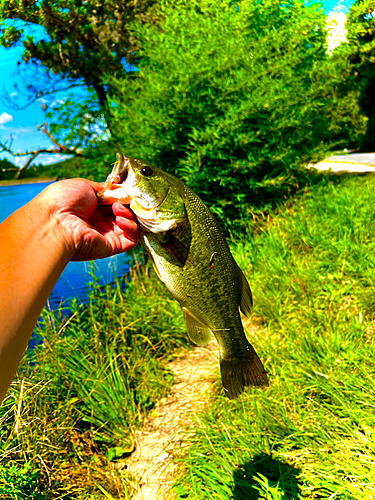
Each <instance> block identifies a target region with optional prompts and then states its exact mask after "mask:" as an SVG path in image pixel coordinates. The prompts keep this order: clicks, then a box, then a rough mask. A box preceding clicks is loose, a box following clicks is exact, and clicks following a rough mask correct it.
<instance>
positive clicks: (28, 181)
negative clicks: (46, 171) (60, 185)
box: [0, 177, 57, 187]
mask: <svg viewBox="0 0 375 500" xmlns="http://www.w3.org/2000/svg"><path fill="white" fill-rule="evenodd" d="M56 180H57V177H52V178H51V177H30V178H27V179H9V180H2V181H0V187H1V186H17V185H18V184H39V183H41V182H55V181H56Z"/></svg>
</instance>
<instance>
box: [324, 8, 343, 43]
mask: <svg viewBox="0 0 375 500" xmlns="http://www.w3.org/2000/svg"><path fill="white" fill-rule="evenodd" d="M345 21H346V14H345V13H344V12H330V13H329V14H328V16H327V24H326V26H327V30H328V36H327V42H328V52H332V51H333V49H334V48H335V47H337V46H338V45H340V43H341V42H346V29H345Z"/></svg>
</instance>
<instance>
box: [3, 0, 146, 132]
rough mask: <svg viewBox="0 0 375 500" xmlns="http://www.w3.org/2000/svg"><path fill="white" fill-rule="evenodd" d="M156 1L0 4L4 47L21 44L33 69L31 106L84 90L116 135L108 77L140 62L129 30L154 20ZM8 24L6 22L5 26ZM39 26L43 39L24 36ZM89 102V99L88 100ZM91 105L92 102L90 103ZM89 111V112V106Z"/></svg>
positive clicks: (12, 0)
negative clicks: (56, 94)
mask: <svg viewBox="0 0 375 500" xmlns="http://www.w3.org/2000/svg"><path fill="white" fill-rule="evenodd" d="M153 3H154V0H90V1H87V0H86V1H85V0H41V1H38V0H0V20H2V23H1V26H2V35H1V36H0V44H1V45H2V46H3V47H6V48H9V47H12V46H14V45H16V44H19V43H21V44H22V45H23V47H24V49H25V50H24V53H23V57H22V58H23V61H24V63H26V64H27V65H28V67H29V68H30V65H31V66H32V67H34V68H35V70H36V71H37V78H33V79H29V81H28V82H27V83H26V89H27V91H28V93H29V102H31V101H33V100H35V99H38V98H40V97H42V96H45V95H48V94H50V93H51V92H55V91H56V90H59V89H61V88H64V87H65V88H67V87H68V88H70V87H72V86H76V85H85V86H86V87H87V88H88V89H89V90H90V91H92V92H91V94H90V97H93V95H94V98H95V99H94V102H95V100H96V101H97V103H98V106H97V107H98V108H99V110H100V114H101V115H102V118H103V119H104V122H105V124H106V126H107V127H108V130H109V131H110V132H111V134H112V135H113V127H112V125H111V116H112V113H111V109H110V106H109V96H110V95H111V92H112V86H111V84H110V82H109V80H108V78H107V75H112V76H116V77H117V78H120V77H124V76H125V75H126V74H127V73H130V74H131V73H132V69H133V65H135V64H137V63H138V62H139V55H138V44H137V40H136V39H135V38H134V36H133V35H132V34H131V32H130V31H129V24H130V23H131V22H132V21H134V20H138V21H139V22H146V21H147V20H149V19H151V18H152V10H151V7H152V5H153ZM4 21H6V22H4ZM33 25H37V26H39V27H42V28H43V29H44V35H43V36H41V35H40V32H39V36H38V35H37V34H35V33H34V34H32V33H31V34H29V35H27V36H24V31H25V27H30V26H33ZM89 101H90V99H89ZM91 101H92V99H91ZM86 107H87V106H86Z"/></svg>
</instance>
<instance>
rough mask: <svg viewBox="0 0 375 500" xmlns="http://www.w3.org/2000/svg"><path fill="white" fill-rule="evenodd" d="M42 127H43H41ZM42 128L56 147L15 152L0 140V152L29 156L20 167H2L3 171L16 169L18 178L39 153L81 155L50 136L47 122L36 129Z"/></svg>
mask: <svg viewBox="0 0 375 500" xmlns="http://www.w3.org/2000/svg"><path fill="white" fill-rule="evenodd" d="M42 127H44V128H42ZM40 129H42V132H43V133H44V134H46V135H47V137H48V138H49V139H50V140H51V141H52V142H53V144H54V145H55V146H57V147H56V148H54V149H45V148H41V149H37V150H34V151H26V152H24V153H15V152H14V151H12V150H11V149H10V148H11V145H10V146H9V147H8V146H6V144H3V143H2V142H1V141H0V153H3V152H6V153H9V154H11V155H12V156H29V155H31V156H30V158H29V159H28V160H27V161H26V163H25V164H24V165H23V166H22V167H15V168H14V169H13V168H11V169H10V168H8V169H3V172H6V171H13V170H14V171H16V172H17V174H16V179H19V178H20V177H21V174H22V172H23V171H24V170H26V169H27V168H28V167H29V165H30V164H31V162H32V161H33V160H35V158H36V157H37V156H38V155H40V154H64V155H73V156H83V155H82V153H80V152H79V151H77V150H76V149H70V148H67V147H66V146H64V145H63V144H59V143H58V142H57V141H56V139H55V138H54V137H53V136H52V134H51V133H50V132H48V130H47V122H44V123H42V125H39V126H38V130H40Z"/></svg>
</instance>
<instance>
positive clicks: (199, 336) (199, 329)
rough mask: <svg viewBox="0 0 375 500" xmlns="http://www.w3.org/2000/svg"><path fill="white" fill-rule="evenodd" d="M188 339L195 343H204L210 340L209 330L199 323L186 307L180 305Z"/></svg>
mask: <svg viewBox="0 0 375 500" xmlns="http://www.w3.org/2000/svg"><path fill="white" fill-rule="evenodd" d="M182 312H183V314H184V320H185V325H186V330H187V332H188V335H189V339H190V340H191V341H192V342H194V344H197V345H206V344H208V343H209V342H210V340H211V333H212V332H211V330H210V329H209V328H208V326H206V325H204V324H203V323H201V322H200V321H199V320H198V319H197V318H196V317H195V316H194V314H192V313H191V312H190V311H189V310H188V309H186V307H182Z"/></svg>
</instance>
